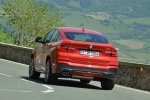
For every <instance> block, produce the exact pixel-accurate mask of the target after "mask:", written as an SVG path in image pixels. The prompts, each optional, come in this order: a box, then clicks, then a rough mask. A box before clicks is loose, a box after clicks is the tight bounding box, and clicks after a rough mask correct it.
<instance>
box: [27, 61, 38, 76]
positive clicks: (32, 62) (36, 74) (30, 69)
mask: <svg viewBox="0 0 150 100" xmlns="http://www.w3.org/2000/svg"><path fill="white" fill-rule="evenodd" d="M40 74H41V73H40V72H36V71H35V67H34V60H33V59H31V60H30V64H29V77H30V78H31V79H39V77H40Z"/></svg>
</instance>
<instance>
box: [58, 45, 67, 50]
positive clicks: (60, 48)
mask: <svg viewBox="0 0 150 100" xmlns="http://www.w3.org/2000/svg"><path fill="white" fill-rule="evenodd" d="M57 49H58V50H60V51H67V46H65V45H60V46H57Z"/></svg>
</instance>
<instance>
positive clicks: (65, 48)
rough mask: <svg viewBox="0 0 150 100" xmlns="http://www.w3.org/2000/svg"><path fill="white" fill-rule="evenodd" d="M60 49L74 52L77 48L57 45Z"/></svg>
mask: <svg viewBox="0 0 150 100" xmlns="http://www.w3.org/2000/svg"><path fill="white" fill-rule="evenodd" d="M57 48H58V50H60V51H66V52H73V51H74V50H75V49H76V48H74V47H67V46H65V45H60V46H57Z"/></svg>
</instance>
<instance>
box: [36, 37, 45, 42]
mask: <svg viewBox="0 0 150 100" xmlns="http://www.w3.org/2000/svg"><path fill="white" fill-rule="evenodd" d="M35 42H38V43H43V40H42V37H37V38H35Z"/></svg>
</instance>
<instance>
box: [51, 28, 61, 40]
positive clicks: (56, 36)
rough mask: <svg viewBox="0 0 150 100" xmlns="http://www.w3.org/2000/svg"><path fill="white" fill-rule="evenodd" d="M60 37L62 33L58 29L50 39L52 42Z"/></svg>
mask: <svg viewBox="0 0 150 100" xmlns="http://www.w3.org/2000/svg"><path fill="white" fill-rule="evenodd" d="M59 39H60V33H59V31H58V30H56V31H55V32H54V33H53V35H52V38H51V40H50V42H56V41H58V40H59Z"/></svg>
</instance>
